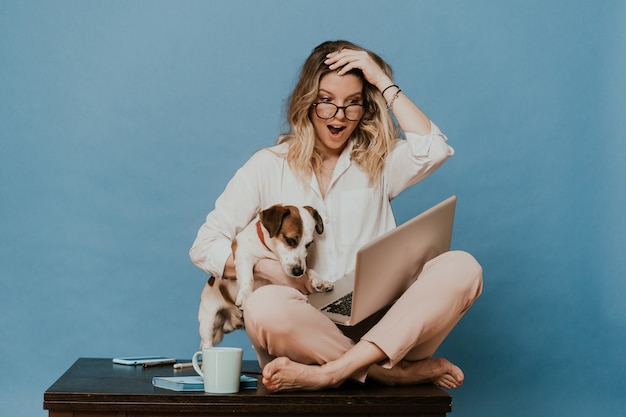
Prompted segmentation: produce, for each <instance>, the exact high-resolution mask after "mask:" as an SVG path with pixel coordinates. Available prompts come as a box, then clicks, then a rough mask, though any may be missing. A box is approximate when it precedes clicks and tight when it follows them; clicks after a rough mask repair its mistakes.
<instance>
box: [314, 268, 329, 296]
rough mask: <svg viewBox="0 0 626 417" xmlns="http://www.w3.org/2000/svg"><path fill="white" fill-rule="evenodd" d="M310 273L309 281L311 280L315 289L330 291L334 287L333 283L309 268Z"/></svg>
mask: <svg viewBox="0 0 626 417" xmlns="http://www.w3.org/2000/svg"><path fill="white" fill-rule="evenodd" d="M308 274H309V281H311V285H312V286H313V288H315V291H317V292H328V291H330V290H332V289H333V287H334V285H333V283H332V282H330V281H326V280H325V279H322V277H320V276H319V275H318V274H317V272H315V271H314V270H312V269H309V271H308Z"/></svg>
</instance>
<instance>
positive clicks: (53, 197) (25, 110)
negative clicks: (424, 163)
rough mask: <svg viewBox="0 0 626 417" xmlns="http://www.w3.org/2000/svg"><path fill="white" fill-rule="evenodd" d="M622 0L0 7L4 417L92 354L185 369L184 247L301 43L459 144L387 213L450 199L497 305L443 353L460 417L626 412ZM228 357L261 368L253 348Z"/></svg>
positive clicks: (282, 83) (274, 100)
mask: <svg viewBox="0 0 626 417" xmlns="http://www.w3.org/2000/svg"><path fill="white" fill-rule="evenodd" d="M624 21H626V6H625V5H624V3H623V2H619V1H604V2H583V1H572V0H558V1H550V2H546V1H537V0H530V1H529V0H525V1H507V2H501V1H495V0H494V1H461V0H458V1H446V2H437V1H402V2H400V1H390V2H381V1H363V0H358V1H351V0H344V1H340V2H336V1H317V2H293V1H262V2H256V1H232V2H229V1H219V2H218V1H213V2H211V1H184V2H179V1H152V0H146V1H121V0H120V1H89V2H86V1H78V0H76V1H17V0H3V1H2V3H0V135H1V142H0V144H1V148H0V175H1V177H0V196H1V197H0V309H1V310H0V311H1V314H0V357H1V358H2V372H1V374H0V414H2V415H7V416H18V417H19V416H35V415H40V416H43V415H44V412H43V411H42V402H43V392H44V391H45V390H46V389H47V388H48V387H49V386H50V385H51V384H52V383H53V382H54V381H55V380H56V379H57V378H58V377H59V376H60V375H61V373H62V372H63V371H64V370H65V369H66V368H67V367H68V366H70V365H71V364H72V363H73V362H74V361H75V360H76V358H78V357H94V356H95V357H113V356H119V355H138V354H164V355H174V356H177V357H183V358H185V357H187V358H188V357H190V356H191V355H192V354H193V352H194V351H195V350H196V347H197V346H198V342H199V340H198V335H197V322H196V312H197V305H198V300H199V293H200V290H201V288H202V285H203V283H204V280H205V278H206V276H205V274H204V273H203V272H201V271H200V270H198V269H196V268H195V267H194V266H192V264H191V262H190V261H189V258H188V254H187V252H188V248H189V246H190V245H191V243H192V241H193V239H194V237H195V234H196V231H197V229H198V227H199V226H200V224H201V223H202V221H203V220H204V216H205V215H206V213H207V212H208V211H209V210H210V209H211V208H212V206H213V202H214V200H215V198H216V197H217V196H218V194H219V193H220V192H221V191H222V189H223V187H224V185H225V183H226V181H227V180H228V179H229V178H230V176H231V175H232V174H233V173H234V171H235V169H237V168H238V167H239V166H240V165H241V164H242V163H243V162H244V161H245V160H246V159H247V158H248V157H249V156H250V155H251V154H252V152H254V151H255V150H256V149H258V148H260V147H262V146H267V145H271V144H273V143H274V140H275V138H276V136H277V135H278V133H279V132H280V131H281V129H282V127H283V122H282V116H283V112H282V109H283V105H284V102H285V99H286V97H287V94H288V93H289V91H290V89H291V88H292V87H293V84H294V81H295V77H296V75H297V72H298V68H299V66H300V65H301V63H302V61H303V59H304V58H305V57H306V56H307V55H308V53H309V52H310V50H311V49H312V48H313V47H314V46H315V45H317V44H318V43H320V42H321V41H324V40H327V39H337V38H347V39H350V40H352V41H354V42H357V43H360V44H362V45H363V46H366V47H368V48H370V49H373V50H375V51H377V52H379V53H380V54H381V55H382V56H383V57H384V58H386V59H387V60H388V61H389V62H390V63H391V64H392V65H393V66H394V68H395V70H396V82H397V84H399V85H400V86H401V87H402V89H403V91H405V92H406V93H407V94H408V95H409V96H410V97H412V98H413V99H414V100H415V101H416V102H417V103H419V104H420V105H421V106H422V108H423V109H424V110H425V111H426V113H427V114H428V115H429V116H430V117H431V118H432V119H433V120H434V121H435V122H436V123H437V124H438V125H439V126H440V127H441V128H442V129H443V131H444V132H445V133H446V134H447V135H448V136H449V139H450V144H451V145H453V146H454V147H455V149H456V151H457V154H456V156H455V157H454V158H453V159H451V160H450V161H449V162H448V163H447V164H446V165H444V167H443V168H442V169H441V170H440V171H438V172H437V173H436V174H435V175H433V176H432V177H430V178H429V179H428V180H426V181H425V182H423V183H421V184H420V185H418V186H416V187H414V188H412V189H410V190H408V191H407V192H405V193H404V194H403V195H401V196H400V197H399V198H398V199H397V200H396V201H395V202H394V205H395V208H396V211H397V217H398V219H399V220H400V221H404V220H406V219H407V218H409V217H410V216H412V215H413V214H415V213H417V212H418V211H420V210H422V209H424V208H426V207H427V206H429V205H431V204H432V203H434V202H437V201H438V200H440V199H442V198H444V197H446V196H448V195H450V194H457V195H458V196H459V204H458V211H457V213H458V214H457V219H456V227H455V236H454V241H453V246H454V247H455V248H463V249H466V250H468V251H470V252H472V253H473V254H474V255H475V256H476V257H477V258H478V259H479V261H480V262H481V263H482V264H483V266H484V271H485V290H484V293H483V296H482V298H481V299H480V300H479V301H478V302H477V303H476V304H475V305H474V307H473V308H472V310H471V311H470V312H469V313H468V314H467V315H466V317H465V318H464V319H463V321H462V322H461V323H460V324H459V325H458V326H457V328H456V329H455V330H454V332H453V333H452V334H451V335H450V337H449V338H448V340H447V341H446V342H445V343H444V345H443V346H442V348H441V352H440V354H441V355H445V356H446V357H448V358H449V359H451V360H452V361H453V362H455V363H458V364H459V365H460V366H461V367H462V368H463V369H464V370H465V373H466V377H467V379H466V385H465V386H464V387H462V388H460V389H458V390H456V391H454V392H453V395H454V405H453V410H454V411H453V415H454V416H478V415H480V416H509V417H516V416H542V415H562V416H587V415H613V416H615V415H625V414H624V413H625V411H624V410H626V400H625V399H624V398H626V396H625V395H624V393H623V388H622V384H623V377H622V375H623V373H624V371H625V370H626V359H625V357H626V355H625V353H626V352H625V348H624V346H626V332H625V328H626V307H625V306H626V303H624V301H623V299H624V296H625V295H626V283H625V282H626V281H625V276H626V261H625V256H624V244H625V243H626V238H625V236H626V223H625V221H624V215H623V213H624V206H625V205H626V187H624V185H623V184H622V182H623V181H624V179H625V178H626V168H625V164H624V163H623V161H624V159H625V158H626V143H625V139H626V135H625V134H624V132H625V130H626V126H625V122H624V120H625V117H624V115H625V109H626V84H625V81H626V77H625V75H624V74H626V29H624V25H623V23H624ZM225 343H228V344H237V345H241V346H243V347H245V348H246V357H248V358H252V357H253V354H252V351H251V349H250V345H249V342H248V341H247V339H246V338H245V335H243V334H242V333H236V334H234V335H231V336H230V337H229V338H227V340H226V342H225Z"/></svg>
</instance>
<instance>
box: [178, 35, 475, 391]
mask: <svg viewBox="0 0 626 417" xmlns="http://www.w3.org/2000/svg"><path fill="white" fill-rule="evenodd" d="M287 110H288V114H287V117H288V122H289V126H290V130H289V132H288V133H286V134H284V135H282V136H281V137H280V138H279V139H278V142H277V144H276V145H275V146H273V147H270V148H267V149H263V150H260V151H258V152H257V153H255V154H254V155H253V156H252V157H251V158H250V159H249V160H248V162H247V163H246V164H244V166H243V167H241V168H240V169H239V170H238V171H237V173H236V174H235V176H234V177H233V178H232V179H231V181H230V182H229V183H228V185H227V186H226V189H225V190H224V192H223V193H222V195H220V196H219V198H218V199H217V201H216V204H215V209H214V210H213V211H211V212H210V213H209V214H208V216H207V219H206V222H205V223H204V224H203V225H202V226H201V228H200V230H199V231H198V235H197V238H196V240H195V242H194V244H193V246H192V248H191V250H190V256H191V259H192V261H193V262H194V263H195V264H196V265H197V266H198V267H200V268H201V269H203V270H204V271H206V272H207V273H209V274H211V275H213V276H215V277H224V278H235V277H236V274H235V267H234V263H233V258H232V253H231V248H230V244H231V241H232V239H233V238H234V237H235V235H236V234H237V233H238V232H239V231H240V230H241V229H243V228H244V227H245V226H246V225H247V224H248V223H249V222H250V221H251V220H252V218H253V217H254V216H255V215H256V214H257V213H258V212H259V211H260V210H262V209H264V208H266V207H268V206H270V205H272V204H275V203H285V204H294V205H310V206H313V207H315V208H316V209H317V210H318V211H319V213H320V214H321V216H322V218H323V219H324V222H325V227H324V233H323V234H322V235H321V236H320V237H318V238H317V239H316V241H315V243H314V244H313V245H312V247H311V248H310V249H309V259H308V262H309V266H310V267H312V268H314V269H315V270H316V271H317V272H318V273H320V275H321V276H323V277H324V278H326V279H329V280H331V281H333V280H336V279H338V278H340V277H341V276H343V275H344V274H345V273H346V272H349V271H350V270H351V269H353V268H354V262H355V256H356V252H357V251H358V249H359V248H360V247H361V246H363V245H364V244H365V243H367V242H369V241H371V240H372V239H374V238H376V237H378V236H380V235H381V234H383V233H385V232H387V231H388V230H390V229H392V228H393V227H395V226H396V224H395V219H394V216H393V212H392V209H391V203H390V202H391V200H392V199H393V198H394V197H396V196H397V195H398V194H399V193H400V192H402V191H403V190H404V189H406V188H407V187H410V186H411V185H413V184H415V183H417V182H419V181H420V180H422V179H424V178H425V177H426V176H428V175H429V174H430V173H432V172H433V171H434V170H435V169H437V168H438V167H439V166H440V165H441V164H442V163H443V162H444V161H445V160H446V159H447V158H448V157H450V156H452V155H453V153H454V151H453V149H452V148H451V147H450V146H449V145H448V144H447V139H446V137H445V136H444V135H443V134H442V133H441V131H440V130H439V128H438V127H437V126H436V125H434V124H433V123H432V122H431V121H430V120H429V118H428V117H426V115H424V113H423V112H422V111H421V110H420V109H419V108H418V107H417V106H416V105H415V104H414V103H413V102H412V101H411V100H410V99H409V98H408V97H407V96H406V95H405V94H404V93H403V92H402V91H401V89H400V87H399V86H397V85H395V84H394V82H393V79H392V71H391V68H390V67H389V65H387V64H386V63H385V62H384V61H383V60H382V59H381V58H380V57H379V56H378V55H376V54H375V53H373V52H371V51H367V50H365V49H363V48H361V47H359V46H357V45H355V44H353V43H350V42H346V41H333V42H325V43H323V44H321V45H319V46H318V47H316V48H315V49H314V50H313V52H312V53H311V54H310V56H309V57H308V58H307V60H306V61H305V63H304V65H303V67H302V70H301V75H300V78H299V81H298V83H297V85H296V87H295V89H294V90H293V92H292V94H291V96H290V99H289V103H288V109H287ZM391 113H393V116H394V117H395V120H396V121H397V125H396V124H395V122H394V120H393V118H392V115H391ZM400 131H402V132H404V137H405V138H400V137H399V133H400ZM254 273H255V277H257V278H263V279H266V280H268V281H270V282H271V283H272V284H273V285H267V286H264V287H261V288H259V289H258V290H257V291H255V292H254V293H253V294H252V295H251V296H250V298H249V299H248V300H247V301H246V304H245V306H244V317H245V323H246V331H247V333H248V336H249V338H250V340H251V342H252V344H253V346H254V348H255V350H256V352H257V355H258V357H259V361H260V364H261V366H262V367H263V384H265V386H266V387H267V388H268V389H269V390H271V391H281V390H298V389H303V390H316V389H323V388H328V387H335V386H338V385H340V384H341V383H342V382H344V381H345V380H347V379H350V378H351V379H355V380H358V381H365V380H366V378H372V379H374V380H377V381H379V382H382V383H385V384H413V383H421V382H429V381H430V382H433V383H435V384H437V385H438V386H440V387H443V388H447V389H451V388H456V387H458V386H460V385H461V384H462V383H463V380H464V375H463V372H462V370H461V369H460V368H459V367H458V366H456V365H454V364H453V363H451V362H450V361H448V360H447V359H444V358H435V357H433V354H434V353H435V351H436V349H437V347H438V346H439V345H440V344H441V342H442V341H443V340H444V338H445V337H446V336H447V334H448V333H449V332H450V330H451V329H452V328H453V327H454V325H455V324H456V323H457V322H458V321H459V320H460V318H461V317H462V315H463V314H464V313H465V311H467V309H468V308H469V307H470V306H471V305H472V303H473V302H474V300H475V299H476V298H477V297H478V296H479V294H480V292H481V288H482V269H481V267H480V265H479V264H478V263H477V262H476V260H475V259H474V258H473V257H472V256H471V255H469V254H468V253H466V252H462V251H451V252H446V253H444V254H442V255H440V256H438V257H436V258H435V259H433V260H431V261H430V262H428V263H427V264H426V266H425V267H424V269H423V271H422V272H421V273H420V274H419V276H417V277H416V280H415V282H414V283H413V285H412V286H411V287H410V288H409V289H408V290H407V291H406V292H405V293H404V294H403V295H402V296H401V297H400V299H399V300H398V301H397V302H395V303H394V304H393V306H391V307H389V308H387V309H385V310H384V311H381V312H380V313H379V314H377V315H375V316H374V317H372V318H371V319H368V320H366V321H365V322H363V323H361V324H360V325H358V326H355V327H350V328H344V327H341V326H337V325H335V324H334V323H332V322H331V321H330V320H329V319H327V318H326V317H325V316H324V315H322V314H321V313H320V312H319V311H318V310H317V309H315V308H313V307H312V306H311V305H310V304H308V302H307V295H308V294H310V293H311V292H312V291H313V289H312V288H311V287H310V285H309V283H308V279H304V278H300V279H294V278H292V277H289V276H287V275H285V273H284V272H283V271H282V269H281V267H280V265H279V263H278V262H277V261H274V260H270V259H264V260H262V261H260V262H259V263H257V265H256V267H255V270H254ZM381 279H385V277H381Z"/></svg>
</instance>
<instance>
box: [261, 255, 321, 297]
mask: <svg viewBox="0 0 626 417" xmlns="http://www.w3.org/2000/svg"><path fill="white" fill-rule="evenodd" d="M254 277H255V278H262V279H264V280H267V281H269V282H271V283H272V284H274V285H285V286H287V287H291V288H295V289H296V290H298V291H300V292H301V293H302V294H305V295H307V294H311V293H312V292H314V291H315V290H314V289H313V286H312V285H311V282H310V280H309V277H308V276H307V274H304V275H302V276H301V277H298V278H294V277H291V276H289V275H287V274H285V271H283V268H282V266H281V265H280V262H279V261H277V260H275V259H268V258H265V259H260V260H259V261H258V262H257V263H256V265H255V266H254Z"/></svg>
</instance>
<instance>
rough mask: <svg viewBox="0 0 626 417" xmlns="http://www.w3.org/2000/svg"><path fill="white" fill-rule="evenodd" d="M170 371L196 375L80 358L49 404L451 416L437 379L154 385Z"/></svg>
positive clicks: (170, 412)
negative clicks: (182, 388)
mask: <svg viewBox="0 0 626 417" xmlns="http://www.w3.org/2000/svg"><path fill="white" fill-rule="evenodd" d="M244 362H245V363H244V369H250V366H252V367H253V368H254V367H255V366H256V362H253V361H252V362H251V361H244ZM252 370H253V371H254V369H252ZM246 374H248V375H251V373H249V372H246ZM172 375H194V371H193V369H185V370H174V369H173V368H172V366H171V365H167V366H156V367H149V368H142V367H141V366H125V365H116V364H113V362H112V360H111V359H102V358H97V359H95V358H80V359H78V360H77V361H76V362H75V363H74V364H73V365H72V366H71V367H70V368H69V369H68V370H67V372H65V374H63V375H62V376H61V377H60V378H59V379H58V380H57V381H56V382H55V383H54V384H53V385H52V386H51V387H50V388H49V389H48V390H47V391H46V392H45V393H44V404H43V405H44V409H45V410H48V413H49V416H50V417H78V416H81V417H90V416H94V417H95V416H97V417H113V416H115V417H131V416H132V417H140V416H142V417H147V416H151V417H165V416H181V415H188V416H232V415H237V416H322V415H329V416H330V415H332V416H348V415H355V416H443V417H445V415H446V413H447V412H449V411H451V408H452V406H451V403H452V397H451V396H450V395H449V394H448V393H447V392H445V391H443V390H441V389H439V388H437V387H435V386H434V385H431V384H424V385H415V386H409V387H383V386H379V385H374V384H365V385H361V384H356V383H346V384H344V385H342V386H341V387H339V388H337V389H332V390H325V391H319V392H288V393H271V392H269V391H267V390H266V389H265V387H264V386H263V384H262V383H260V382H259V384H258V387H257V388H256V389H252V390H242V391H240V392H239V393H237V394H206V393H204V392H176V391H169V390H165V389H161V388H155V387H153V386H152V377H154V376H172ZM252 376H254V375H252ZM257 376H258V375H257Z"/></svg>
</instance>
